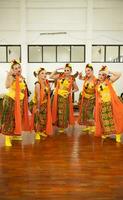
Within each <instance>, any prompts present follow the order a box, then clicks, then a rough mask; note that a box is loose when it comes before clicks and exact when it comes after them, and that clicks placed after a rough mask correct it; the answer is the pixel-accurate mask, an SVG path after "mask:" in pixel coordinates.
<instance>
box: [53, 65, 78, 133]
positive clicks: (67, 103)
mask: <svg viewBox="0 0 123 200" xmlns="http://www.w3.org/2000/svg"><path fill="white" fill-rule="evenodd" d="M71 72H72V67H71V66H70V64H66V65H65V68H64V73H62V74H57V72H56V71H55V72H53V73H52V74H51V76H50V78H53V79H55V80H56V82H57V83H56V88H55V90H54V98H53V104H52V118H53V124H54V125H56V126H58V127H59V128H60V130H59V131H61V132H63V131H64V129H65V128H67V127H68V125H74V122H75V121H74V113H73V103H72V93H74V92H76V91H78V86H77V85H76V81H75V78H74V77H73V76H72V75H71Z"/></svg>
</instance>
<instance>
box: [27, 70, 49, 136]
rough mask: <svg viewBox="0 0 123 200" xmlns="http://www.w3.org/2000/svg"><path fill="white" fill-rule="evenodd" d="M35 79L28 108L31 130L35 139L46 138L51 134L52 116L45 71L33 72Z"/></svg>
mask: <svg viewBox="0 0 123 200" xmlns="http://www.w3.org/2000/svg"><path fill="white" fill-rule="evenodd" d="M34 76H35V77H36V78H37V81H36V82H35V91H34V96H33V99H32V101H31V103H30V108H31V111H32V116H33V123H32V126H33V129H34V130H35V132H36V137H35V138H36V139H37V140H39V139H40V137H41V136H42V137H47V135H51V134H52V116H51V105H50V85H49V81H48V80H47V79H46V70H45V69H44V68H40V69H39V70H38V71H37V72H34Z"/></svg>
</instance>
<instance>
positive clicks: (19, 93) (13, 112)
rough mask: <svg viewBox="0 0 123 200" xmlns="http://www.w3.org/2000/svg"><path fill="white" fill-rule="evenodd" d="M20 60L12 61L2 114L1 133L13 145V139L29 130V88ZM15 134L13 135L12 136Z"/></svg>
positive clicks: (18, 138)
mask: <svg viewBox="0 0 123 200" xmlns="http://www.w3.org/2000/svg"><path fill="white" fill-rule="evenodd" d="M21 73H22V68H21V65H20V63H19V62H17V61H16V60H13V61H12V64H11V69H10V71H9V72H8V74H7V78H6V88H7V89H8V91H7V93H6V95H5V96H4V100H3V109H2V116H1V133H2V134H4V135H5V145H6V146H11V145H12V144H11V140H12V139H15V140H21V139H22V138H21V133H22V130H23V131H29V130H30V127H29V118H28V89H27V85H26V82H25V79H24V77H23V76H22V74H21ZM11 136H13V137H11Z"/></svg>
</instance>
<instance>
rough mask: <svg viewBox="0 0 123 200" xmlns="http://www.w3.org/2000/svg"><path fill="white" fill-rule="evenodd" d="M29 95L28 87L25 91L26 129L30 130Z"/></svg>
mask: <svg viewBox="0 0 123 200" xmlns="http://www.w3.org/2000/svg"><path fill="white" fill-rule="evenodd" d="M28 111H29V108H28V95H27V87H26V89H25V91H24V120H23V121H24V127H23V128H24V131H30V129H31V128H30V124H29V114H28Z"/></svg>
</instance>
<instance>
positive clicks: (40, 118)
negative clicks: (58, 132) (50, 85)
mask: <svg viewBox="0 0 123 200" xmlns="http://www.w3.org/2000/svg"><path fill="white" fill-rule="evenodd" d="M46 123H47V102H45V103H43V104H42V105H41V106H40V109H39V111H37V112H35V114H34V130H35V131H36V132H37V131H39V132H43V131H45V130H46Z"/></svg>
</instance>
